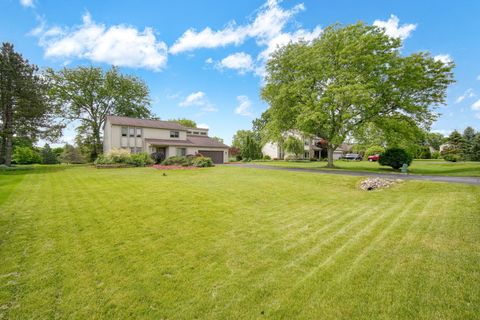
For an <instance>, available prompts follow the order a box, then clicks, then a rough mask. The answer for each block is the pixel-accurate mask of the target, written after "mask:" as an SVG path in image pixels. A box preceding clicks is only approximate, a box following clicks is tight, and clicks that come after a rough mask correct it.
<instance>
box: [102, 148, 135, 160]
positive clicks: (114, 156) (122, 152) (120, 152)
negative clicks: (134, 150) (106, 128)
mask: <svg viewBox="0 0 480 320" xmlns="http://www.w3.org/2000/svg"><path fill="white" fill-rule="evenodd" d="M130 156H131V155H130V151H128V150H127V149H116V148H114V149H112V150H110V152H108V153H107V154H106V155H105V157H106V158H107V159H108V160H109V161H110V163H128V162H129V161H130Z"/></svg>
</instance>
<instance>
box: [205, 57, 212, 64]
mask: <svg viewBox="0 0 480 320" xmlns="http://www.w3.org/2000/svg"><path fill="white" fill-rule="evenodd" d="M205 63H206V64H212V63H213V59H212V58H208V59H207V60H205Z"/></svg>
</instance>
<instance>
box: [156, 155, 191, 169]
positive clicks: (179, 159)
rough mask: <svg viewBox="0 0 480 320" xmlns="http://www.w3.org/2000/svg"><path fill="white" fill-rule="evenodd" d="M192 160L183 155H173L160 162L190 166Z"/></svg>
mask: <svg viewBox="0 0 480 320" xmlns="http://www.w3.org/2000/svg"><path fill="white" fill-rule="evenodd" d="M192 162H193V158H192V157H184V156H173V157H170V158H167V159H165V160H163V162H162V164H163V165H164V166H184V167H188V166H191V165H192Z"/></svg>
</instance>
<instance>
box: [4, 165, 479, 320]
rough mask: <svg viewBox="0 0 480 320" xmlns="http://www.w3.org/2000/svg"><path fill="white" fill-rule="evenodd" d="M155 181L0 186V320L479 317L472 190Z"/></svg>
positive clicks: (155, 175) (40, 181)
mask: <svg viewBox="0 0 480 320" xmlns="http://www.w3.org/2000/svg"><path fill="white" fill-rule="evenodd" d="M162 173H163V172H162V171H160V170H155V169H151V168H132V169H111V170H96V169H94V168H90V167H68V168H66V169H65V170H50V171H49V170H43V169H41V170H38V171H37V172H36V174H33V173H32V174H24V175H11V176H10V175H3V176H1V175H0V182H1V184H0V191H1V193H0V258H1V261H3V263H2V264H1V265H0V281H1V283H2V285H1V287H0V318H2V317H3V318H10V319H23V318H66V317H72V318H152V319H162V318H169V319H192V318H210V319H218V318H220V319H223V318H232V319H238V318H242V319H257V318H261V317H266V318H284V319H292V318H302V319H305V318H306V319H319V318H331V319H334V318H427V319H428V318H430V319H432V318H444V319H448V318H462V319H465V318H472V319H473V318H478V317H479V316H480V311H479V308H478V306H479V305H480V292H479V290H478V281H479V280H480V267H479V266H480V241H479V240H480V217H479V211H480V187H478V186H469V185H449V184H442V183H430V182H416V181H408V182H404V183H401V184H399V185H396V186H394V187H392V188H391V189H386V190H380V191H374V192H365V191H360V190H359V189H358V187H357V185H358V182H359V179H360V178H357V177H347V176H330V175H309V174H308V173H294V172H278V171H267V170H252V169H248V170H246V169H242V168H232V167H218V168H211V169H210V168H209V169H200V170H194V171H168V172H167V176H166V177H164V176H162ZM1 199H3V203H2V202H1Z"/></svg>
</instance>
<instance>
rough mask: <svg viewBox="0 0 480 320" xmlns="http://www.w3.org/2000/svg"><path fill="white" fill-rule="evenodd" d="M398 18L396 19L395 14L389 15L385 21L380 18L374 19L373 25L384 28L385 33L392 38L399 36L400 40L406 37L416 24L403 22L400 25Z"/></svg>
mask: <svg viewBox="0 0 480 320" xmlns="http://www.w3.org/2000/svg"><path fill="white" fill-rule="evenodd" d="M399 22H400V19H398V17H397V16H395V15H393V14H392V15H390V19H388V20H387V21H382V20H375V21H374V22H373V25H374V26H377V27H379V28H384V29H385V33H386V34H387V35H388V36H390V37H394V38H400V39H402V40H404V39H406V38H408V37H409V36H410V34H411V33H412V31H414V30H415V29H416V28H417V25H416V24H411V23H409V24H403V25H402V26H400V23H399Z"/></svg>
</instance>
